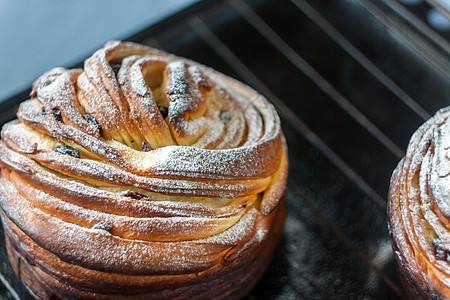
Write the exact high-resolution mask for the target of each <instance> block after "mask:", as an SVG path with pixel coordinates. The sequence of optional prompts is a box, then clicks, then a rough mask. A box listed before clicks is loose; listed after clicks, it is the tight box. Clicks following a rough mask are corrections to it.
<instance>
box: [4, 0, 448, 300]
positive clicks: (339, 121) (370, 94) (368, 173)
mask: <svg viewBox="0 0 450 300" xmlns="http://www.w3.org/2000/svg"><path fill="white" fill-rule="evenodd" d="M129 40H132V41H136V42H140V43H143V44H148V45H150V46H154V47H157V48H161V49H163V50H166V51H168V52H172V53H175V54H178V55H181V56H184V57H188V58H191V59H193V60H196V61H199V62H201V63H203V64H205V65H208V66H211V67H213V68H215V69H217V70H219V71H221V72H223V73H225V74H228V75H230V76H232V77H235V78H237V79H239V80H241V81H243V82H246V83H248V84H249V85H250V86H252V87H254V88H255V89H256V90H258V91H260V92H261V93H262V94H264V95H265V96H266V97H267V98H268V99H269V100H270V101H271V102H272V103H273V104H274V106H275V107H276V109H277V110H278V112H279V114H280V116H281V119H282V125H283V131H284V133H285V135H286V138H287V141H288V145H289V157H290V177H289V183H288V188H287V191H286V199H287V202H288V208H289V209H288V217H287V221H286V227H285V232H284V235H283V239H282V242H281V244H280V246H279V247H278V249H277V252H276V254H275V257H274V260H273V262H272V264H271V265H270V267H269V269H268V271H267V273H266V274H265V276H264V277H263V279H262V280H261V281H260V282H259V284H258V285H257V286H256V287H255V288H254V290H253V291H252V292H251V294H250V295H249V296H248V297H247V298H248V299H302V298H304V299H322V298H325V299H328V298H332V299H396V298H399V297H401V295H402V291H401V288H400V286H399V281H398V278H397V275H396V272H395V264H394V260H393V256H392V250H391V246H390V241H389V234H388V230H387V223H386V195H387V190H388V186H389V179H390V174H391V172H392V170H393V169H394V168H395V166H396V164H397V162H398V161H399V160H400V159H401V158H402V157H403V155H404V151H405V149H406V146H407V143H408V140H409V138H410V136H411V134H412V133H413V132H414V130H415V129H416V128H417V127H418V126H420V124H422V123H423V122H424V120H426V119H428V118H429V117H430V116H431V115H432V114H433V113H434V112H435V111H436V110H438V109H439V108H441V107H444V106H447V105H449V104H450V103H449V102H450V97H449V96H450V78H449V74H450V72H449V71H450V60H449V53H450V46H449V44H448V36H446V35H445V34H440V33H439V32H436V31H434V30H433V29H431V28H429V27H428V25H426V24H425V23H424V22H423V20H421V19H420V18H418V17H417V16H415V15H414V14H412V13H411V12H410V11H409V10H408V9H407V8H406V7H404V6H403V5H401V4H400V3H398V2H396V1H394V0H383V1H375V0H373V1H372V0H343V1H331V0H330V1H326V0H316V1H312V0H272V1H269V0H263V1H254V0H230V1H200V2H199V3H197V4H195V5H193V6H192V7H190V8H189V9H187V10H185V11H183V12H180V13H178V14H177V15H175V16H172V17H170V18H168V19H167V20H164V21H163V22H161V23H159V24H156V25H154V26H152V27H150V28H147V29H146V30H144V31H142V32H140V33H138V34H137V35H135V36H133V37H130V38H129ZM26 94H27V91H25V92H24V93H22V94H21V95H18V96H16V97H14V98H12V99H10V100H9V101H7V102H4V103H2V104H1V105H0V111H2V113H1V114H0V120H1V121H2V122H5V121H7V120H9V119H11V118H12V117H13V115H14V112H15V109H16V107H17V104H18V103H19V102H20V101H22V100H24V99H26ZM0 231H1V228H0ZM0 233H1V232H0ZM0 245H2V247H0V298H2V299H30V296H29V295H28V294H27V292H26V290H25V289H24V288H23V287H22V286H21V284H20V283H19V282H17V280H16V279H15V276H14V275H13V274H12V271H11V268H10V267H9V265H8V262H7V258H6V254H5V249H4V247H3V240H0Z"/></svg>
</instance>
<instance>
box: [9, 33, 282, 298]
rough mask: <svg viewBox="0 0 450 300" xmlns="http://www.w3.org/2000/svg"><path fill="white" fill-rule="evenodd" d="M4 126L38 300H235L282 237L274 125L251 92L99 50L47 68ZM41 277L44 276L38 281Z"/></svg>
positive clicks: (204, 74) (15, 242)
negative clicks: (75, 66) (79, 64)
mask: <svg viewBox="0 0 450 300" xmlns="http://www.w3.org/2000/svg"><path fill="white" fill-rule="evenodd" d="M17 116H18V120H15V121H12V122H10V123H8V124H6V125H5V126H4V127H3V130H2V132H1V138H2V139H1V141H0V165H1V168H2V169H1V178H0V191H1V194H2V197H1V199H0V204H1V208H2V212H3V213H2V216H3V217H2V220H3V224H4V226H5V231H6V237H7V247H8V251H9V255H10V259H11V262H12V264H13V267H14V269H15V270H16V273H18V274H21V277H22V280H23V281H24V282H25V283H26V284H27V285H28V286H29V288H30V289H31V291H32V292H33V293H34V294H35V295H36V296H37V297H40V298H45V299H47V298H51V297H53V296H57V297H62V298H69V299H76V298H80V299H86V298H93V299H96V298H104V299H113V298H117V299H122V298H123V299H128V298H130V299H135V298H136V299H140V298H142V299H148V298H149V297H153V298H167V297H181V298H182V297H190V296H192V295H201V296H202V297H204V298H211V297H225V298H229V297H239V296H242V295H243V294H245V292H246V291H248V290H249V288H251V287H252V285H253V284H254V283H255V281H256V280H257V279H258V278H259V277H260V276H261V274H262V271H263V270H264V268H265V267H266V266H267V262H268V261H269V260H270V257H271V255H272V252H273V248H274V246H275V244H276V242H277V240H278V237H279V235H280V233H281V230H282V224H283V220H284V204H283V203H282V202H281V201H282V199H283V198H282V196H283V193H284V189H285V185H286V180H287V155H286V145H285V141H284V137H283V135H282V132H281V127H280V121H279V118H278V116H277V114H276V112H275V110H274V109H273V107H272V106H271V105H270V104H268V102H267V101H266V100H265V99H264V98H263V97H262V96H260V95H259V94H258V93H256V92H255V91H254V90H252V89H251V88H249V87H247V86H245V85H243V84H241V83H239V82H237V81H235V80H232V79H230V78H228V77H226V76H224V75H222V74H220V73H218V72H216V71H214V70H212V69H209V68H207V67H205V66H202V65H199V64H197V63H195V62H193V61H189V60H186V59H183V58H180V57H176V56H173V55H170V54H167V53H165V52H162V51H159V50H156V49H152V48H148V47H144V46H140V45H136V44H132V43H126V42H109V43H108V44H106V46H105V47H104V48H103V49H100V50H98V51H97V52H96V53H94V54H93V55H92V56H91V57H90V58H89V59H87V60H86V61H85V65H84V69H83V70H66V69H62V68H56V69H53V70H51V71H49V72H47V73H45V74H44V75H43V76H41V77H40V78H39V79H38V80H37V81H36V82H35V83H34V85H33V91H32V93H31V99H30V100H27V101H25V102H23V103H22V104H21V105H20V108H19V111H18V113H17ZM39 278H41V279H39Z"/></svg>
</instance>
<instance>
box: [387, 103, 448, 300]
mask: <svg viewBox="0 0 450 300" xmlns="http://www.w3.org/2000/svg"><path fill="white" fill-rule="evenodd" d="M449 117H450V108H445V109H442V110H440V111H439V112H437V113H436V115H435V116H434V117H432V118H431V119H430V120H428V121H427V122H426V123H425V124H423V125H422V126H421V127H420V128H419V129H418V130H417V131H416V132H415V133H414V135H413V136H412V138H411V140H410V143H409V146H408V150H407V153H406V156H405V158H404V159H403V160H402V161H401V162H400V163H399V165H398V166H397V168H396V169H395V171H394V174H393V176H392V179H391V187H390V192H389V205H388V218H389V225H390V232H391V238H392V242H393V248H394V255H395V257H396V259H397V262H398V265H399V270H400V272H401V273H402V275H403V279H404V282H405V285H406V286H407V288H406V289H407V290H409V291H410V292H411V294H410V295H409V296H410V298H412V299H419V298H421V299H448V298H450V231H449V229H450V119H449Z"/></svg>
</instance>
